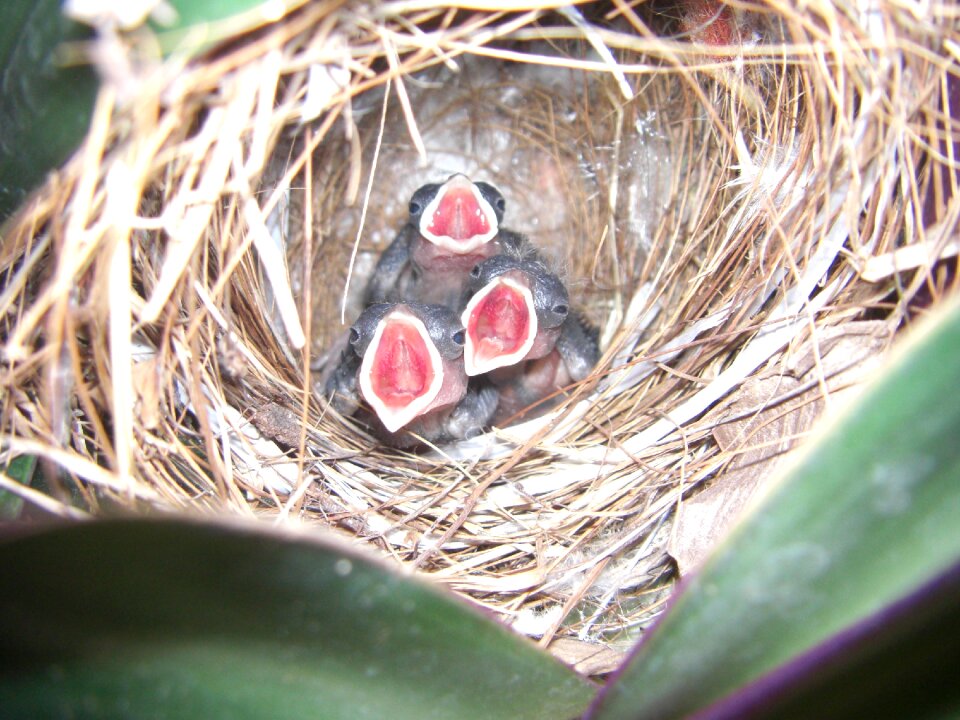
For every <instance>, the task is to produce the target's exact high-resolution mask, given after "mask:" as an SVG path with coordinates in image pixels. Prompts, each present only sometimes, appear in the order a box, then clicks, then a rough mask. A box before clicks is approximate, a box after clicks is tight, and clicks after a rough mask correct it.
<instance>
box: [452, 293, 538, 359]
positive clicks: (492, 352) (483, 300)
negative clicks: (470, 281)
mask: <svg viewBox="0 0 960 720" xmlns="http://www.w3.org/2000/svg"><path fill="white" fill-rule="evenodd" d="M461 321H462V322H463V326H464V328H466V336H467V337H466V344H465V346H464V350H463V363H464V368H465V370H466V373H467V375H481V374H483V373H486V372H490V371H491V370H495V369H497V368H501V367H508V366H510V365H515V364H517V363H518V362H520V361H521V360H523V359H524V358H525V357H526V356H527V354H528V353H529V352H530V349H531V348H532V347H533V341H534V339H535V338H536V336H537V314H536V311H535V310H534V305H533V294H532V293H531V292H530V288H529V287H527V286H526V285H525V284H524V283H522V282H518V281H517V280H514V279H513V278H510V277H507V276H500V277H498V278H497V279H496V280H493V281H491V282H489V283H487V285H485V286H484V287H483V288H482V289H481V290H480V291H479V292H478V293H477V294H475V295H474V296H473V297H472V298H470V302H469V303H467V307H466V309H465V310H464V311H463V315H462V316H461Z"/></svg>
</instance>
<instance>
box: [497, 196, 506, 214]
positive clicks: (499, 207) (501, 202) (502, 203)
mask: <svg viewBox="0 0 960 720" xmlns="http://www.w3.org/2000/svg"><path fill="white" fill-rule="evenodd" d="M506 209H507V201H506V200H504V199H503V198H497V210H498V211H500V212H501V213H502V212H503V211H504V210H506Z"/></svg>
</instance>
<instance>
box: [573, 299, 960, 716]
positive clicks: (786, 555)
mask: <svg viewBox="0 0 960 720" xmlns="http://www.w3.org/2000/svg"><path fill="white" fill-rule="evenodd" d="M941 312H942V313H943V314H942V315H941V317H940V320H939V322H937V323H936V324H935V325H934V326H933V327H929V326H928V327H927V328H926V332H923V333H920V335H919V336H916V337H914V339H913V342H911V343H909V345H910V351H909V352H906V353H903V352H902V353H901V354H900V356H899V358H898V361H897V362H896V363H895V364H893V365H891V366H890V367H888V369H887V372H886V373H885V374H884V375H883V377H882V378H881V379H880V382H878V383H877V384H875V385H874V387H872V388H871V389H870V391H869V392H867V393H866V394H865V395H864V396H863V397H862V398H861V401H860V402H859V403H858V404H857V405H856V406H855V407H852V408H849V412H847V413H846V414H845V415H844V417H843V418H842V421H841V422H838V423H836V424H834V426H833V427H832V428H830V431H829V434H825V435H823V436H821V438H820V441H819V442H818V443H816V444H815V445H813V446H811V447H810V448H809V452H808V453H807V454H806V455H805V457H804V458H803V459H802V461H801V462H800V463H799V464H798V465H797V466H796V467H795V468H794V469H793V472H792V473H791V474H790V476H789V477H788V478H787V480H786V482H784V483H782V484H781V485H779V486H778V487H777V488H775V489H774V490H773V491H772V492H771V495H770V496H769V497H768V498H767V501H766V502H765V503H764V504H763V505H762V506H760V507H758V508H757V509H756V511H755V512H754V513H753V514H752V515H751V516H750V517H749V518H747V519H746V520H745V521H744V522H743V524H742V525H741V526H740V527H739V528H738V529H737V531H736V532H735V533H734V534H733V535H732V536H731V538H730V539H729V540H728V541H727V542H726V543H725V544H724V545H723V546H722V547H721V548H720V549H719V551H718V552H716V553H715V554H714V555H713V557H712V558H711V559H710V560H709V561H708V562H707V564H706V565H705V566H704V568H703V570H702V571H701V572H700V573H699V574H697V575H695V576H694V577H692V578H691V579H690V581H689V582H687V583H686V584H685V586H684V587H683V588H682V589H681V590H680V592H679V593H678V594H677V596H676V598H675V599H674V602H673V606H672V607H671V609H670V610H669V611H668V612H667V614H666V615H665V616H664V617H663V619H662V621H661V622H660V623H659V624H658V626H657V627H656V628H655V629H654V630H653V631H652V632H651V634H650V636H649V637H648V638H647V639H646V640H645V641H644V642H643V644H642V645H641V646H640V647H639V648H638V650H637V652H636V653H635V655H634V656H633V658H631V660H630V661H629V663H628V665H627V667H626V668H625V669H624V670H623V671H622V673H621V675H620V676H619V678H618V679H617V680H616V681H615V682H613V683H611V685H610V686H609V687H608V688H607V689H605V690H604V693H603V695H602V697H601V699H600V700H599V702H598V705H597V707H596V708H594V712H593V714H592V715H591V717H594V718H598V719H600V720H609V719H611V718H663V717H679V716H683V715H686V714H689V713H692V712H694V711H696V710H697V709H702V708H704V707H706V706H707V705H709V704H710V703H712V702H715V701H717V700H718V699H719V698H722V697H724V696H726V695H728V694H730V693H732V692H734V691H736V690H737V689H738V688H740V687H743V686H744V685H746V684H747V683H750V682H753V681H755V680H756V679H757V678H759V677H761V676H763V675H764V674H766V673H769V672H770V671H772V670H773V669H774V668H776V667H778V666H780V665H782V664H783V663H785V662H787V661H788V660H790V658H791V657H794V656H796V655H798V654H800V653H803V652H805V651H808V650H810V649H811V648H813V647H814V646H816V645H817V644H818V643H821V642H824V641H825V640H827V639H828V638H830V637H831V636H833V635H834V634H836V633H839V632H841V631H843V630H844V629H845V628H847V627H849V626H851V625H852V624H854V623H857V622H860V621H862V620H864V619H865V618H867V617H869V616H870V615H871V614H873V613H876V612H879V611H880V610H881V609H882V608H883V607H885V606H886V605H888V604H890V603H892V602H895V601H897V600H898V599H900V598H902V597H904V596H906V595H908V594H909V593H911V592H913V591H914V590H915V589H916V588H918V587H919V586H921V585H923V584H924V583H926V582H929V581H930V580H931V578H933V577H935V576H937V575H938V574H939V573H941V572H943V571H944V570H945V569H946V568H948V567H950V566H952V565H953V564H955V563H957V562H958V561H960V522H958V521H957V519H958V518H960V482H958V478H960V443H958V442H957V440H958V438H960V403H958V402H957V388H960V360H958V358H960V311H958V308H957V305H956V303H954V304H952V310H951V311H950V312H949V313H947V312H943V311H941Z"/></svg>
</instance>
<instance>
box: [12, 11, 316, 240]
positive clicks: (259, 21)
mask: <svg viewBox="0 0 960 720" xmlns="http://www.w3.org/2000/svg"><path fill="white" fill-rule="evenodd" d="M304 2H305V0H167V5H168V6H169V8H170V9H172V11H173V12H172V13H170V15H171V17H169V18H166V19H165V21H164V22H163V23H160V22H155V21H152V20H151V21H150V23H149V24H150V27H151V28H152V30H153V32H154V37H155V38H156V41H157V43H158V45H157V46H158V47H159V49H160V51H161V53H163V54H168V53H171V52H177V53H179V54H181V55H184V56H186V57H193V56H195V55H197V54H199V53H201V52H203V51H205V50H208V49H209V48H211V47H212V46H214V45H216V44H217V43H220V42H223V41H225V40H229V39H231V38H234V37H236V36H238V35H240V34H242V33H244V32H247V31H249V30H252V29H254V28H257V27H260V26H262V25H264V24H267V23H269V22H273V21H276V20H278V19H280V18H281V17H282V16H283V15H284V14H286V13H287V12H289V11H290V10H292V9H294V8H297V7H299V6H301V5H303V3H304ZM93 37H94V34H93V32H92V31H91V30H90V29H89V28H87V27H85V26H83V25H81V24H79V23H77V22H74V21H72V20H70V19H69V18H67V17H65V16H64V14H63V12H62V11H61V2H60V0H3V2H2V3H0V63H2V71H0V221H3V220H4V219H5V218H7V217H8V216H9V215H10V214H11V213H12V212H13V211H15V210H16V209H17V208H18V207H19V206H20V205H21V203H22V202H23V201H24V199H25V198H26V196H27V194H28V193H29V192H30V191H31V190H33V189H34V188H35V187H37V186H38V185H40V183H41V182H43V180H44V179H45V178H46V176H47V173H49V172H50V171H51V170H54V169H55V168H57V167H59V166H60V165H62V164H63V163H64V162H65V161H66V160H67V158H69V157H70V155H71V154H72V153H73V152H74V150H76V148H77V147H78V146H79V145H80V142H81V141H82V140H83V137H84V135H85V134H86V132H87V129H88V127H89V125H90V116H91V113H92V111H93V105H94V100H95V98H96V93H97V86H98V80H97V75H96V73H95V72H94V70H93V68H92V67H90V66H89V65H87V64H85V63H82V62H80V61H76V60H75V61H71V62H72V63H73V64H69V65H68V64H67V63H66V61H65V57H66V54H65V53H64V52H63V49H64V47H65V46H66V45H67V44H68V43H72V44H73V47H74V48H75V49H76V48H79V47H80V42H81V41H89V40H91V39H92V38H93ZM134 38H137V40H134ZM145 38H146V36H145V35H143V34H141V35H139V36H138V35H130V36H129V38H128V39H129V40H130V41H131V42H135V41H138V40H145ZM151 42H152V41H151Z"/></svg>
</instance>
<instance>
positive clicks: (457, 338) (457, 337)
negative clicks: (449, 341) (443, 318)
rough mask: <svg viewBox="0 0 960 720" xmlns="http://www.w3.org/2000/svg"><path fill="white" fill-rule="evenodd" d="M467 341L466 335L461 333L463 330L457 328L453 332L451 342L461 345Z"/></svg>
mask: <svg viewBox="0 0 960 720" xmlns="http://www.w3.org/2000/svg"><path fill="white" fill-rule="evenodd" d="M466 341H467V337H466V335H464V334H463V330H457V331H456V332H455V333H454V334H453V342H455V343H456V344H457V345H463V344H464V343H465V342H466Z"/></svg>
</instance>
